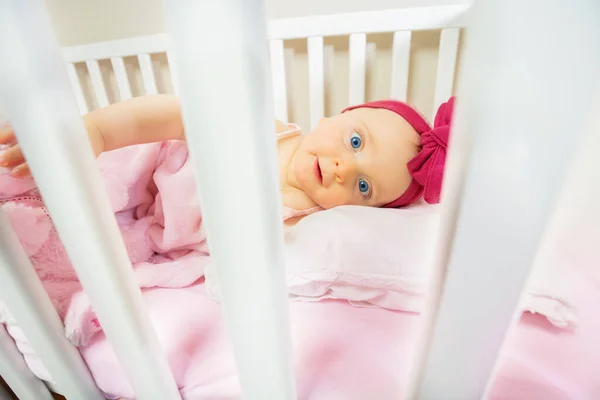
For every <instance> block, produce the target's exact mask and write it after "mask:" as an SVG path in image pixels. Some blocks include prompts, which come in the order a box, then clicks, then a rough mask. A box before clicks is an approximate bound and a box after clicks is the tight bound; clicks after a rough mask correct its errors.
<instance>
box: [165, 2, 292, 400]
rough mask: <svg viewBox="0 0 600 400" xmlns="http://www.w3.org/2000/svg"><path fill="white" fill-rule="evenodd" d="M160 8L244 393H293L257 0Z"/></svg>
mask: <svg viewBox="0 0 600 400" xmlns="http://www.w3.org/2000/svg"><path fill="white" fill-rule="evenodd" d="M165 12H166V16H167V19H166V20H167V27H168V29H169V31H170V33H171V37H172V45H173V46H172V50H173V51H174V53H175V55H176V58H177V64H176V66H175V67H176V69H177V72H178V74H177V76H178V77H179V79H180V80H181V81H180V82H185V84H184V85H183V84H182V85H180V90H181V105H182V111H183V121H184V125H185V127H186V136H187V140H188V143H189V147H190V152H191V154H192V156H193V158H194V163H195V166H196V177H197V182H198V187H199V194H200V200H201V204H202V210H203V217H204V220H203V222H205V223H206V231H207V235H208V237H209V238H210V239H209V246H210V251H211V256H212V257H214V259H215V262H216V266H217V276H218V280H219V288H220V294H221V300H222V304H223V312H224V317H225V322H226V326H227V329H228V333H229V337H230V338H231V340H232V343H233V349H234V355H235V359H236V363H237V367H238V372H239V377H240V382H241V386H242V389H243V393H244V395H243V397H244V398H245V399H250V400H252V399H294V398H296V395H295V388H294V380H293V375H292V360H291V344H290V331H289V325H288V317H287V304H288V303H287V300H286V298H287V297H286V289H285V279H284V273H285V272H284V264H283V255H282V247H283V229H282V223H281V212H280V210H281V194H280V192H279V190H278V184H277V182H278V178H277V167H276V165H277V163H276V142H275V135H274V132H273V129H274V125H273V105H272V99H271V93H272V91H271V87H270V83H269V82H270V76H269V74H268V72H269V58H268V57H269V53H268V51H269V49H268V43H267V37H266V21H265V12H264V8H263V3H262V1H261V0H220V1H218V2H217V1H202V2H200V1H198V2H193V1H184V0H170V1H167V2H166V5H165ZM224 21H228V22H229V23H227V24H225V23H223V22H224ZM215 37H218V38H219V40H214V38H215ZM198 71H202V73H198ZM240 193H243V194H244V195H243V199H241V198H240Z"/></svg>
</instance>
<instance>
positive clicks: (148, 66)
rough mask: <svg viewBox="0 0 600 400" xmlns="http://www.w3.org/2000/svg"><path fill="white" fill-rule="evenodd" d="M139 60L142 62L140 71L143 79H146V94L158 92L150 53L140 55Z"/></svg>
mask: <svg viewBox="0 0 600 400" xmlns="http://www.w3.org/2000/svg"><path fill="white" fill-rule="evenodd" d="M138 62H139V63H140V71H141V72H142V80H143V81H144V90H145V92H146V95H151V94H157V93H158V90H157V89H156V78H155V76H154V68H153V67H152V59H151V58H150V54H140V55H138Z"/></svg>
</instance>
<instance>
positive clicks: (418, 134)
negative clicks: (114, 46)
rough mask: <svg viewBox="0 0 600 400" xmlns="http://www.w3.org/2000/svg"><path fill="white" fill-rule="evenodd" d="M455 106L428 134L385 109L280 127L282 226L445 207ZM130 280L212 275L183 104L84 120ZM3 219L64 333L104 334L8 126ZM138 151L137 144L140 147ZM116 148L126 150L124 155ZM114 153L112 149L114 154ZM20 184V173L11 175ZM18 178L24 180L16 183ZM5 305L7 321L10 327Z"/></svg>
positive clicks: (407, 114) (2, 139) (119, 110)
mask: <svg viewBox="0 0 600 400" xmlns="http://www.w3.org/2000/svg"><path fill="white" fill-rule="evenodd" d="M453 104H454V100H453V99H450V100H449V101H448V102H447V103H445V104H443V105H442V106H441V107H440V110H439V111H438V113H437V116H436V120H435V128H434V129H431V128H430V127H429V125H428V124H427V122H426V121H425V120H424V119H423V118H422V117H421V116H420V114H419V113H418V112H416V111H415V110H413V109H412V108H411V107H409V106H408V105H406V104H403V103H400V102H397V101H391V100H384V101H377V102H372V103H367V104H363V105H360V106H355V107H351V108H349V109H347V110H344V111H343V112H342V113H341V114H339V115H336V116H334V117H331V118H324V119H323V120H322V121H321V122H320V123H319V125H318V126H317V127H316V128H315V129H314V130H313V131H312V132H310V133H308V134H306V135H301V134H300V130H299V128H298V127H297V126H295V125H290V124H284V123H282V122H276V124H275V128H276V132H277V135H278V143H277V144H278V145H277V149H278V155H279V157H278V161H279V163H278V167H279V177H280V186H281V193H282V199H283V219H284V222H285V224H286V225H287V226H291V225H293V224H295V223H296V222H297V221H298V220H300V219H301V218H303V217H304V216H306V215H308V214H311V213H313V212H315V211H319V210H322V209H327V208H331V207H335V206H338V205H343V204H354V205H363V206H372V207H404V206H408V205H410V204H412V203H414V202H416V201H418V200H419V199H420V198H421V197H424V198H425V200H426V201H427V202H429V203H435V202H438V201H439V194H440V188H441V178H442V174H443V167H444V160H445V157H446V155H445V154H446V143H447V140H448V131H449V123H450V116H451V113H452V108H453ZM84 123H85V127H86V129H87V133H88V136H89V139H90V143H91V145H92V147H93V149H94V151H95V153H96V155H100V153H103V152H106V153H105V154H103V155H102V156H101V157H99V160H98V166H99V168H100V170H101V171H102V175H103V178H104V183H105V185H106V188H107V192H108V197H109V199H110V204H111V206H112V211H113V212H114V215H115V218H116V220H117V223H118V226H119V229H120V232H121V237H122V240H123V243H124V245H125V248H126V250H127V254H128V256H129V260H130V262H131V265H132V269H133V274H134V277H135V279H136V281H137V283H138V285H139V286H140V287H141V288H155V287H169V288H181V287H187V286H189V285H191V284H194V283H195V282H198V281H199V280H200V279H201V278H202V277H203V276H205V272H206V267H207V266H208V265H209V264H210V251H209V248H208V244H207V240H206V232H205V230H204V224H203V223H202V222H203V221H202V213H201V210H200V205H199V202H198V199H197V197H196V190H195V186H194V169H193V166H192V163H191V162H189V161H190V160H189V157H188V152H187V147H186V146H185V143H184V142H182V141H181V140H178V139H184V134H183V124H182V120H181V114H180V107H179V101H178V99H177V98H176V97H173V96H165V95H159V96H149V97H140V98H135V99H132V100H129V101H124V102H121V103H118V104H114V105H112V106H109V107H106V108H103V109H99V110H96V111H93V112H91V113H89V114H87V115H86V116H85V117H84ZM0 145H5V146H8V148H7V149H6V150H5V151H4V152H2V153H0V166H2V167H4V168H0V209H1V210H0V212H3V213H5V214H6V216H7V218H8V220H9V222H10V223H11V225H12V227H13V229H14V231H15V233H16V235H17V237H18V238H19V240H20V242H21V244H22V247H23V250H24V251H25V253H26V255H27V256H28V257H29V260H30V261H31V264H32V266H33V267H34V269H35V271H36V273H37V275H38V276H39V277H40V279H41V281H42V284H43V285H44V288H45V289H46V291H47V293H48V295H49V297H50V298H51V300H52V303H53V305H54V307H55V309H56V311H57V313H58V315H59V316H60V318H61V319H62V320H63V322H64V324H65V334H66V336H67V337H68V338H69V340H70V341H71V342H72V343H73V344H75V345H77V346H81V345H85V344H86V343H89V340H91V338H93V337H94V336H95V335H96V334H97V333H98V332H100V331H101V329H102V328H101V325H100V323H99V322H98V320H97V318H96V316H95V313H94V311H93V308H92V306H91V304H90V302H89V299H88V298H87V296H86V294H85V292H83V290H82V287H81V284H80V282H79V279H78V277H77V274H76V273H75V271H74V269H73V266H72V265H71V263H70V260H69V257H68V254H67V252H66V250H65V248H64V247H63V245H62V242H61V240H60V237H59V235H58V232H57V231H56V229H55V227H54V225H53V223H52V221H51V219H50V217H49V214H48V212H47V210H46V208H45V204H44V201H43V199H42V198H41V196H40V193H39V192H38V190H37V189H36V187H35V182H33V180H32V179H31V178H30V177H29V178H28V176H29V169H28V167H27V164H26V163H25V160H24V157H23V154H22V152H21V150H20V148H19V145H18V144H17V143H16V138H15V135H14V132H13V130H12V129H11V128H10V127H4V128H0ZM133 145H138V146H133ZM117 149H119V150H117ZM110 150H114V151H110ZM11 175H12V176H11ZM20 178H22V179H20ZM2 310H3V307H2V302H1V301H0V323H3V322H6V321H8V320H10V318H8V317H7V315H8V313H7V312H3V311H2Z"/></svg>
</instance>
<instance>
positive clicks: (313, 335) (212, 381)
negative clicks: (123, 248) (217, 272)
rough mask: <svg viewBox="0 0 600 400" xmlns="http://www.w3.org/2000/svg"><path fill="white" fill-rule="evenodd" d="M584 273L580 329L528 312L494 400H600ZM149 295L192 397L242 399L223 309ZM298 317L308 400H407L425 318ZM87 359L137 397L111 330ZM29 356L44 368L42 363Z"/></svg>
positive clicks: (591, 289)
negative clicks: (413, 356)
mask: <svg viewBox="0 0 600 400" xmlns="http://www.w3.org/2000/svg"><path fill="white" fill-rule="evenodd" d="M574 273H575V274H578V275H577V276H576V279H578V280H580V285H579V287H580V288H581V290H579V291H578V294H577V306H578V308H579V315H580V317H581V323H580V327H579V329H578V330H577V331H568V330H562V329H558V328H555V327H552V326H551V325H550V324H549V323H548V321H547V320H546V319H545V318H543V317H542V316H540V315H531V314H528V313H526V314H524V315H523V317H522V318H521V320H520V322H519V324H518V325H517V327H516V329H515V331H514V332H513V333H512V334H511V336H510V338H509V341H508V343H507V346H506V348H505V350H504V352H503V356H502V365H501V368H500V370H499V373H498V375H497V378H496V380H495V382H494V384H493V386H492V390H491V393H490V397H489V398H490V399H493V400H501V399H502V400H506V399H515V400H521V399H527V400H562V399H577V400H585V399H598V398H600V381H599V380H598V379H597V367H598V365H600V341H598V337H600V318H598V312H597V307H596V305H597V304H600V286H599V285H598V279H597V278H598V276H597V275H596V276H590V275H587V276H586V275H584V274H583V273H581V274H580V273H579V272H574ZM144 298H145V299H146V303H147V306H148V309H149V312H150V315H151V318H152V321H153V323H154V325H155V328H156V330H157V333H158V335H159V338H160V340H161V342H162V344H163V346H164V350H165V351H166V353H167V355H168V359H169V362H170V365H171V368H172V370H173V373H174V376H175V379H176V381H177V383H178V384H179V386H180V388H181V392H182V394H183V396H184V398H185V399H211V400H212V399H215V400H216V399H239V398H241V390H240V387H239V383H238V379H237V375H236V372H235V366H234V361H233V356H232V352H231V347H230V345H229V343H228V341H227V338H226V336H225V331H224V327H223V323H222V319H221V314H220V310H219V305H218V304H216V303H214V302H213V301H212V300H211V299H210V298H209V297H208V295H207V294H206V293H205V292H204V284H196V285H193V286H191V287H188V288H185V289H149V290H146V291H145V293H144ZM167 304H168V306H166V305H167ZM290 314H291V318H290V319H291V327H292V337H293V345H294V361H295V368H296V379H297V386H298V391H299V399H326V400H336V399H344V400H353V399H356V400H364V399H397V398H401V397H400V396H401V393H402V390H403V388H404V387H405V384H406V381H405V379H406V376H407V371H408V368H409V361H408V360H409V358H408V356H409V355H410V353H411V345H412V343H413V341H414V337H415V333H416V332H417V329H416V328H417V325H418V322H419V320H420V318H419V316H418V315H417V314H409V313H403V312H393V311H387V310H382V309H374V308H356V307H353V306H351V305H349V304H347V303H345V302H341V301H322V302H318V303H303V302H291V303H290ZM82 354H83V357H84V358H85V360H86V362H87V363H88V366H89V368H90V370H91V372H92V374H93V376H94V378H95V380H96V382H97V384H98V386H99V387H100V388H101V389H102V390H103V391H104V392H105V393H106V394H107V397H109V398H116V397H131V396H133V391H132V390H131V388H130V387H129V385H128V383H127V381H126V379H125V376H124V374H123V371H122V370H121V368H120V367H119V364H118V362H117V360H116V358H115V355H114V353H113V351H112V349H111V347H110V345H109V343H108V342H107V341H106V339H105V337H104V335H103V334H102V333H101V334H100V335H99V336H97V337H96V338H95V339H93V341H92V342H91V343H90V344H89V345H88V346H86V347H84V348H83V349H82ZM27 358H28V362H29V363H30V365H31V366H32V367H34V370H39V368H40V365H39V360H37V359H35V358H32V357H31V356H29V357H27ZM32 363H33V364H34V365H32ZM36 364H37V365H36ZM41 368H43V367H41Z"/></svg>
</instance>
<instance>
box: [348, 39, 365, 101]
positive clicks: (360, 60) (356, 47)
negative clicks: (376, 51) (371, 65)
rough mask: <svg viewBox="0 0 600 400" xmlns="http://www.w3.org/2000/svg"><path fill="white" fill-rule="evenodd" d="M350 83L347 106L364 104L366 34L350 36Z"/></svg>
mask: <svg viewBox="0 0 600 400" xmlns="http://www.w3.org/2000/svg"><path fill="white" fill-rule="evenodd" d="M349 40H350V45H349V46H350V81H349V82H348V85H349V93H350V98H349V104H348V105H349V106H353V105H356V104H362V103H364V102H365V79H366V72H367V69H366V65H367V34H366V33H353V34H351V35H350V39H349Z"/></svg>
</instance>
